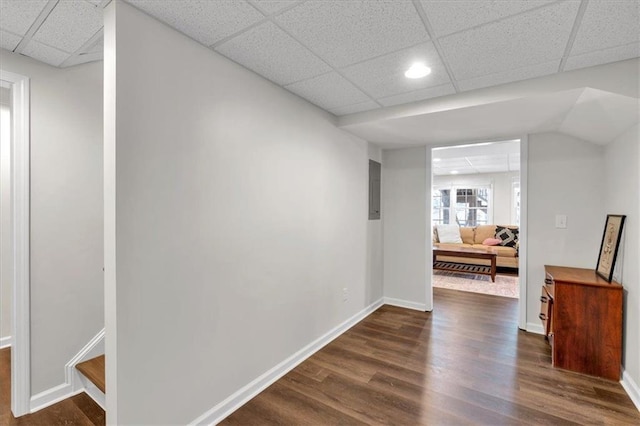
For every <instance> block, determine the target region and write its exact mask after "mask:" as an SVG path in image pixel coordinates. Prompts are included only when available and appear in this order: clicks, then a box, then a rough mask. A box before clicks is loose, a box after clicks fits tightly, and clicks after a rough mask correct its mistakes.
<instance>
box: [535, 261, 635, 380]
mask: <svg viewBox="0 0 640 426" xmlns="http://www.w3.org/2000/svg"><path fill="white" fill-rule="evenodd" d="M545 272H546V278H545V284H544V285H543V287H542V295H541V297H540V302H541V303H540V305H541V309H540V319H541V320H542V325H543V328H544V330H545V333H546V336H547V337H548V339H549V343H550V344H551V359H552V363H553V366H554V367H558V368H563V369H566V370H572V371H577V372H579V373H584V374H590V375H593V376H598V377H603V378H606V379H610V380H616V381H618V380H620V363H621V362H622V285H620V284H618V283H617V282H615V281H613V282H611V283H608V282H607V281H606V280H604V279H602V278H601V277H599V276H598V275H597V274H596V273H595V271H594V270H591V269H582V268H568V267H564V266H548V265H547V266H545Z"/></svg>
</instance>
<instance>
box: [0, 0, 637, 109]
mask: <svg viewBox="0 0 640 426" xmlns="http://www.w3.org/2000/svg"><path fill="white" fill-rule="evenodd" d="M109 1H110V0H2V1H0V47H2V48H4V49H7V50H11V51H15V52H18V53H21V54H24V55H27V56H31V57H33V58H35V59H37V60H40V61H43V62H46V63H48V64H51V65H54V66H60V67H66V66H71V65H76V64H79V63H83V62H91V61H96V60H100V59H101V58H102V8H103V7H104V6H105V5H106V4H108V3H109ZM128 2H129V3H131V4H132V5H134V6H135V7H137V8H139V9H141V10H143V11H145V12H146V13H148V14H150V15H152V16H154V17H156V18H158V19H159V20H161V21H164V22H165V23H167V24H168V25H170V26H172V27H174V28H176V29H178V30H179V31H181V32H183V33H184V34H186V35H187V36H189V37H191V38H193V39H194V40H196V41H198V42H199V43H202V44H203V45H205V46H207V47H210V48H211V49H212V50H215V51H217V52H219V53H221V54H223V55H225V56H227V57H229V58H231V59H232V60H234V61H236V62H238V63H239V64H241V65H243V66H245V67H247V68H249V69H252V70H253V71H255V72H256V73H258V74H260V75H262V76H264V77H266V78H268V79H269V80H271V81H273V82H274V83H276V84H278V85H280V86H283V87H284V88H286V89H287V90H289V91H291V92H293V93H296V94H297V95H299V96H301V97H303V98H305V99H307V100H309V101H310V102H312V103H314V104H316V105H318V106H319V107H321V108H323V109H325V110H327V111H330V112H332V113H333V114H335V115H346V114H350V113H355V112H361V111H367V110H374V109H379V108H382V107H387V106H393V105H399V104H404V103H408V102H414V101H419V100H425V99H430V98H435V97H439V96H444V95H450V94H454V93H460V92H463V91H467V90H472V89H477V88H482V87H489V86H494V85H499V84H503V83H507V82H512V81H518V80H523V79H529V78H534V77H539V76H544V75H549V74H555V73H559V72H563V71H567V70H572V69H577V68H583V67H589V66H592V65H597V64H603V63H608V62H614V61H620V60H624V59H629V58H635V57H638V56H640V15H639V5H640V2H638V1H635V0H622V1H600V0H590V1H587V0H582V1H578V0H567V1H541V0H540V1H536V0H529V1H526V0H523V1H521V0H509V1H486V0H473V1H430V0H306V1H305V0H162V1H160V0H128ZM414 61H424V62H426V63H427V64H428V65H429V66H430V67H431V68H432V70H433V72H432V73H431V75H429V76H428V77H425V78H423V79H419V80H409V79H406V78H405V77H404V75H403V73H404V71H405V70H406V69H407V68H408V66H409V65H410V64H411V63H413V62H414Z"/></svg>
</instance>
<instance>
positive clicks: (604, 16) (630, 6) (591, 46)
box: [570, 0, 640, 56]
mask: <svg viewBox="0 0 640 426" xmlns="http://www.w3.org/2000/svg"><path fill="white" fill-rule="evenodd" d="M639 9H640V2H638V1H635V0H631V1H629V0H624V1H614V0H609V1H590V2H589V4H588V5H587V9H586V11H585V12H584V16H583V17H582V23H581V24H580V28H579V29H578V33H577V35H576V39H575V41H574V43H573V47H572V49H571V54H570V55H572V56H573V55H578V54H580V53H585V52H591V51H593V50H599V49H606V48H609V47H615V46H620V45H623V44H629V43H637V42H638V41H640V12H639Z"/></svg>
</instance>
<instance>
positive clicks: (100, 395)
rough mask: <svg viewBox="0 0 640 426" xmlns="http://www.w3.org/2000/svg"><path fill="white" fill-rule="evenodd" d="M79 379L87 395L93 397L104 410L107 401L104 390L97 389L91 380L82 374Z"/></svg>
mask: <svg viewBox="0 0 640 426" xmlns="http://www.w3.org/2000/svg"><path fill="white" fill-rule="evenodd" d="M80 381H81V382H82V386H83V390H84V392H85V393H86V394H87V395H89V397H90V398H91V399H93V400H94V401H95V402H96V404H98V405H99V406H100V407H101V408H102V409H103V410H106V409H107V408H106V407H107V401H106V397H105V395H104V392H102V391H101V390H100V389H98V387H97V386H96V385H94V384H93V382H92V381H91V380H89V379H87V378H86V377H84V376H83V375H80Z"/></svg>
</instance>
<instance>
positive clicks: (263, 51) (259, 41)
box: [216, 22, 331, 85]
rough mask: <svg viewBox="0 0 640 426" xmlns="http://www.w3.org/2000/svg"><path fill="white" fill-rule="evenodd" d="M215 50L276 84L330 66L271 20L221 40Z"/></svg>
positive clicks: (322, 70)
mask: <svg viewBox="0 0 640 426" xmlns="http://www.w3.org/2000/svg"><path fill="white" fill-rule="evenodd" d="M216 50H217V51H218V52H220V53H222V54H223V55H225V56H227V57H228V58H231V59H232V60H234V61H236V62H238V63H239V64H241V65H243V66H245V67H247V68H249V69H251V70H253V71H255V72H257V73H258V74H260V75H262V76H264V77H266V78H268V79H269V80H272V81H274V82H276V83H278V84H281V85H285V84H289V83H293V82H295V81H300V80H305V79H307V78H309V77H314V76H316V75H320V74H325V73H327V72H329V71H331V68H330V67H329V66H328V65H327V64H325V63H324V62H322V61H321V60H320V59H319V58H318V57H317V56H315V55H314V54H313V53H311V52H310V51H309V50H308V49H306V48H305V47H304V46H302V45H301V44H300V43H298V42H297V41H295V40H294V39H293V38H291V37H290V36H289V35H288V34H287V33H285V32H284V31H282V30H281V29H280V28H278V27H277V26H276V25H275V24H274V23H272V22H266V23H264V24H261V25H258V26H257V27H255V28H252V29H251V30H249V31H247V32H245V33H242V34H240V35H239V36H237V37H234V38H232V39H231V40H229V41H226V42H224V43H223V44H221V45H220V46H217V47H216Z"/></svg>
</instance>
